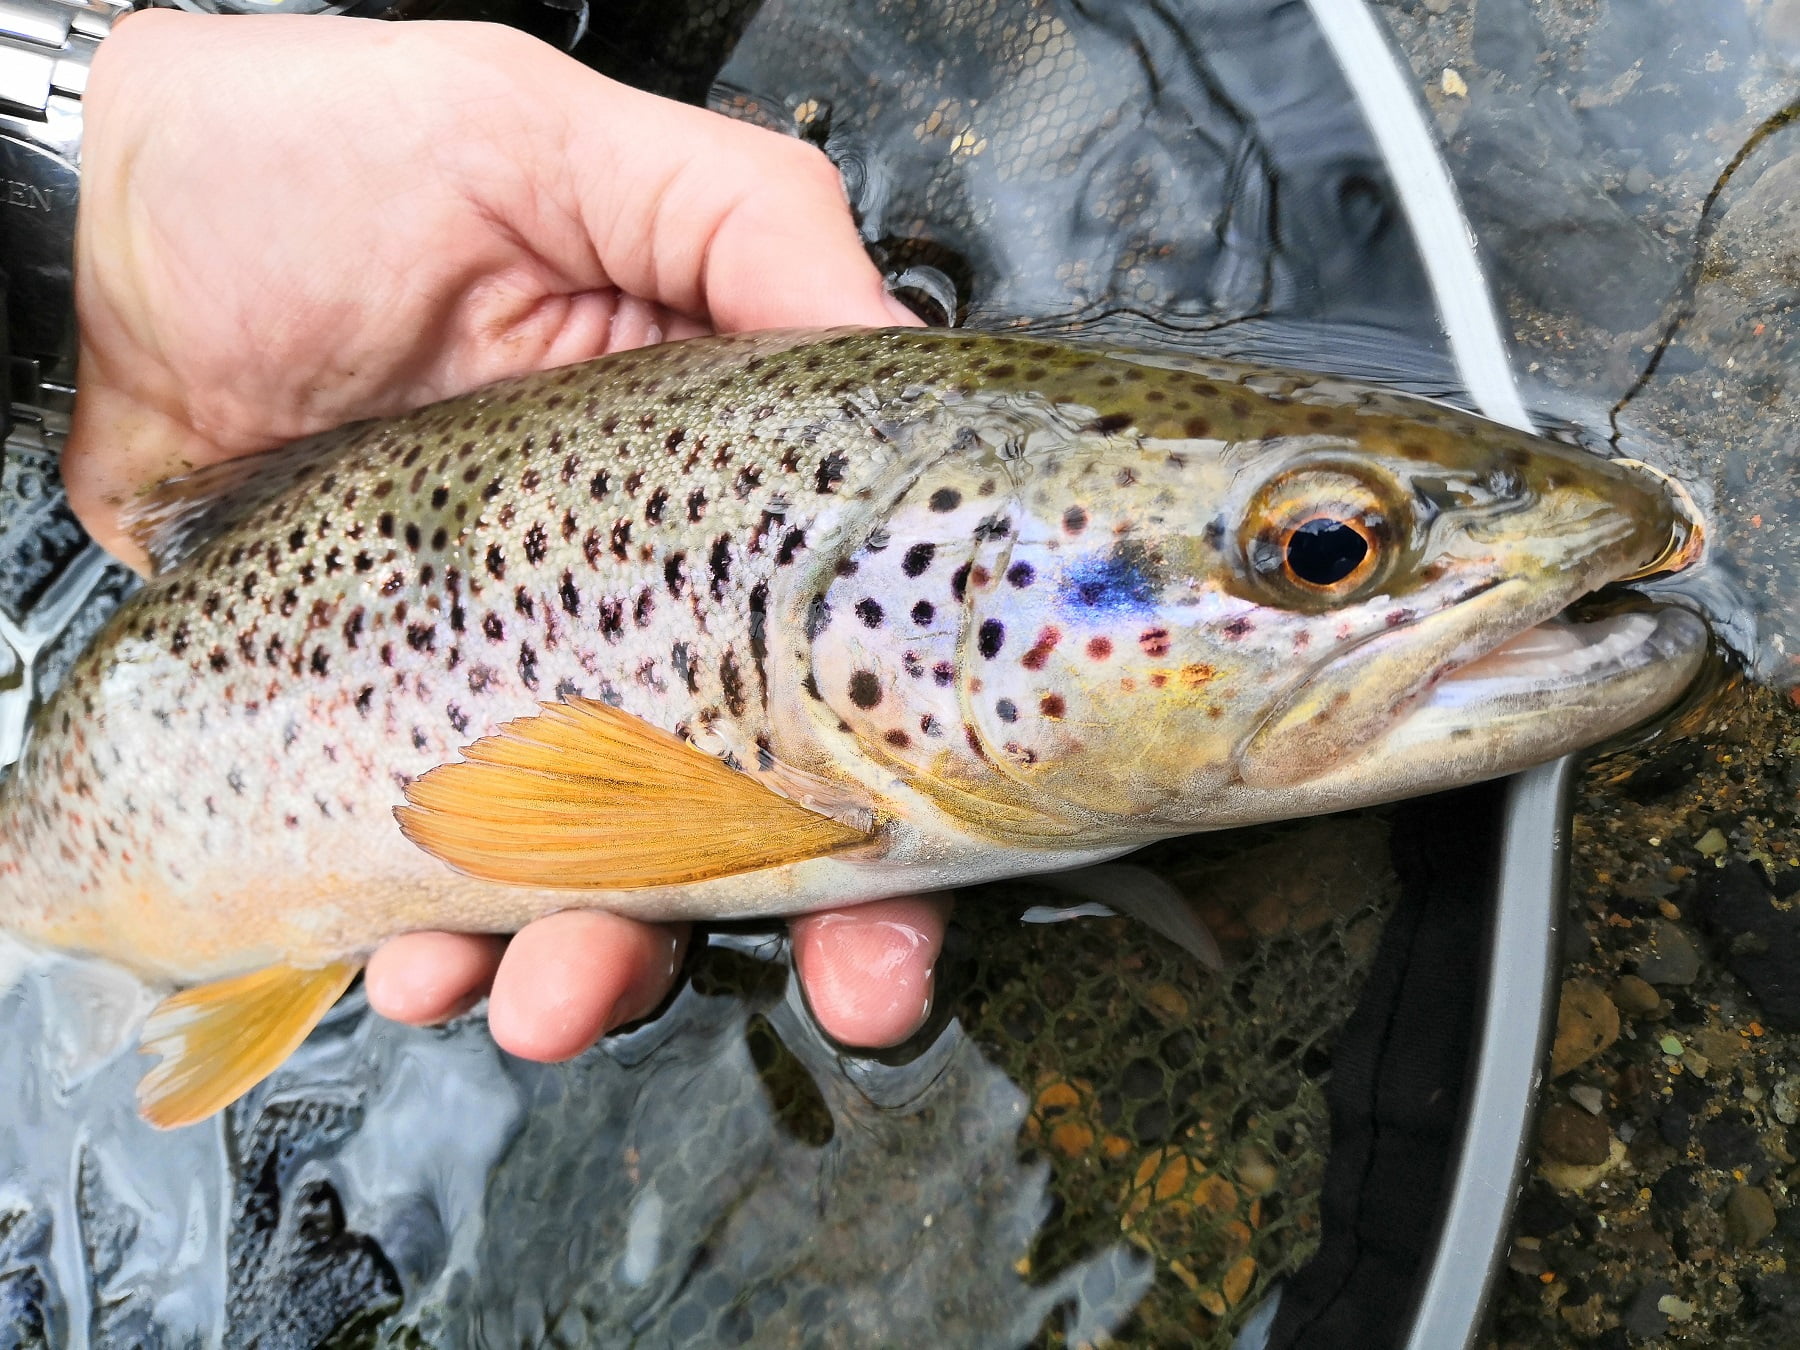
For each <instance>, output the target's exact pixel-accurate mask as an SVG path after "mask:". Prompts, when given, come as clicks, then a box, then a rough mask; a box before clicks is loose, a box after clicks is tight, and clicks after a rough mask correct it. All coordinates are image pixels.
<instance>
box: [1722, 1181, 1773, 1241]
mask: <svg viewBox="0 0 1800 1350" xmlns="http://www.w3.org/2000/svg"><path fill="white" fill-rule="evenodd" d="M1774 1231H1775V1202H1774V1201H1772V1200H1770V1199H1769V1195H1768V1192H1767V1191H1764V1190H1762V1189H1760V1188H1759V1187H1756V1186H1739V1187H1738V1188H1737V1189H1736V1190H1734V1191H1733V1192H1732V1193H1731V1198H1730V1199H1728V1200H1727V1201H1726V1202H1725V1232H1726V1234H1727V1235H1728V1236H1729V1237H1730V1238H1731V1241H1732V1245H1733V1246H1736V1247H1754V1246H1755V1245H1756V1244H1757V1243H1759V1242H1761V1241H1762V1240H1763V1239H1764V1238H1766V1237H1768V1236H1769V1234H1770V1233H1773V1232H1774Z"/></svg>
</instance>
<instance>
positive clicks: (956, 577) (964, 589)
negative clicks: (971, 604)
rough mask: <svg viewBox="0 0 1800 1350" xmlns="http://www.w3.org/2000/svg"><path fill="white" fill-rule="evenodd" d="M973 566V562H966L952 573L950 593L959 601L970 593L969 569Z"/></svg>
mask: <svg viewBox="0 0 1800 1350" xmlns="http://www.w3.org/2000/svg"><path fill="white" fill-rule="evenodd" d="M972 566H973V564H972V563H964V564H963V565H962V566H961V567H959V568H957V569H956V570H955V571H954V572H952V573H951V574H950V594H951V596H952V597H953V598H954V599H956V600H958V601H960V600H962V598H963V597H964V596H965V595H967V594H968V590H969V569H970V568H971V567H972Z"/></svg>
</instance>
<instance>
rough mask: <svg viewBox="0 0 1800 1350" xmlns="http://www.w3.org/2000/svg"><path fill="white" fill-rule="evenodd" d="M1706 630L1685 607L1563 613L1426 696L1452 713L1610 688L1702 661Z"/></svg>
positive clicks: (1510, 640)
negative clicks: (1656, 669)
mask: <svg viewBox="0 0 1800 1350" xmlns="http://www.w3.org/2000/svg"><path fill="white" fill-rule="evenodd" d="M1706 647H1707V628H1706V624H1705V622H1704V621H1702V620H1701V619H1700V618H1699V616H1697V615H1696V614H1694V613H1693V612H1692V611H1690V610H1687V609H1683V608H1682V607H1680V606H1679V605H1661V606H1642V607H1634V608H1631V609H1625V610H1620V611H1616V612H1613V613H1602V614H1597V615H1592V616H1588V615H1578V614H1576V613H1575V612H1574V611H1572V610H1565V611H1564V612H1563V613H1561V614H1558V615H1556V616H1555V617H1554V618H1551V619H1547V620H1545V621H1544V622H1543V623H1538V624H1533V625H1532V626H1531V627H1529V628H1526V629H1525V630H1523V631H1522V632H1519V633H1515V634H1514V635H1513V636H1511V637H1509V638H1507V639H1506V640H1505V641H1503V642H1501V643H1500V644H1499V645H1498V646H1496V647H1494V648H1492V649H1491V650H1489V651H1487V652H1485V653H1483V654H1482V655H1480V656H1478V657H1476V658H1474V659H1473V660H1471V661H1467V662H1465V663H1464V664H1462V665H1461V666H1458V667H1457V668H1456V669H1454V670H1452V671H1450V672H1448V673H1447V674H1446V675H1444V676H1443V677H1442V678H1441V679H1439V680H1438V682H1437V683H1436V684H1435V685H1434V686H1433V687H1432V688H1431V690H1430V691H1429V693H1428V694H1427V699H1426V702H1427V704H1428V705H1431V704H1437V705H1442V706H1446V707H1454V706H1459V705H1462V706H1467V705H1470V704H1473V703H1490V702H1495V701H1504V700H1506V699H1507V698H1509V697H1514V696H1518V695H1521V694H1529V695H1531V696H1534V697H1538V698H1543V697H1545V696H1553V695H1554V694H1555V693H1556V692H1558V691H1567V692H1570V693H1574V692H1576V691H1579V690H1580V689H1582V688H1583V687H1586V686H1597V685H1610V684H1612V683H1614V682H1615V681H1617V680H1619V679H1621V678H1624V677H1629V676H1630V675H1631V674H1633V673H1634V672H1636V671H1638V670H1641V669H1643V668H1644V667H1646V666H1649V665H1652V664H1655V663H1674V664H1675V665H1677V666H1682V665H1686V664H1688V663H1690V662H1693V663H1697V661H1698V659H1699V657H1701V656H1703V655H1704V654H1705V650H1706Z"/></svg>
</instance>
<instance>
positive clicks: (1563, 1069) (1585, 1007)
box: [1550, 980, 1619, 1078]
mask: <svg viewBox="0 0 1800 1350" xmlns="http://www.w3.org/2000/svg"><path fill="white" fill-rule="evenodd" d="M1618 1039H1619V1010H1618V1009H1617V1008H1615V1007H1614V1006H1613V1001H1612V1000H1611V999H1610V998H1608V997H1607V996H1606V993H1605V991H1604V990H1602V989H1601V988H1600V986H1599V985H1596V984H1591V983H1589V982H1588V981H1586V980H1568V981H1565V982H1564V984H1563V988H1562V998H1561V1000H1560V1001H1559V1002H1558V1004H1557V1008H1556V1041H1555V1043H1554V1044H1553V1045H1552V1046H1551V1049H1550V1076H1551V1077H1552V1078H1557V1077H1560V1076H1561V1075H1563V1074H1565V1073H1567V1072H1568V1071H1569V1070H1570V1069H1573V1068H1574V1067H1575V1066H1576V1065H1578V1064H1585V1063H1587V1062H1588V1061H1589V1060H1590V1059H1592V1058H1593V1057H1594V1056H1595V1055H1597V1054H1599V1053H1600V1052H1601V1051H1602V1050H1604V1049H1606V1047H1607V1046H1609V1045H1611V1044H1612V1043H1613V1042H1614V1041H1616V1040H1618Z"/></svg>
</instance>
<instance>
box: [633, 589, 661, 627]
mask: <svg viewBox="0 0 1800 1350" xmlns="http://www.w3.org/2000/svg"><path fill="white" fill-rule="evenodd" d="M655 612H656V597H655V596H654V595H653V594H651V591H650V588H649V587H648V586H646V587H644V589H643V590H641V591H639V592H638V597H637V603H636V604H634V605H633V606H632V607H631V619H632V622H633V623H635V624H636V625H637V626H638V627H639V628H643V627H644V626H645V625H647V624H648V623H649V622H650V616H651V615H652V614H654V613H655Z"/></svg>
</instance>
